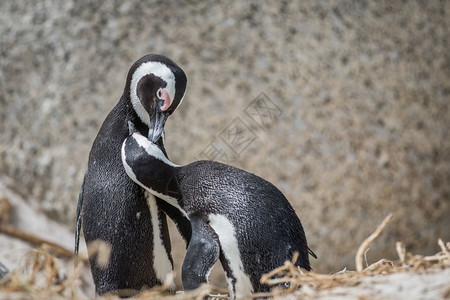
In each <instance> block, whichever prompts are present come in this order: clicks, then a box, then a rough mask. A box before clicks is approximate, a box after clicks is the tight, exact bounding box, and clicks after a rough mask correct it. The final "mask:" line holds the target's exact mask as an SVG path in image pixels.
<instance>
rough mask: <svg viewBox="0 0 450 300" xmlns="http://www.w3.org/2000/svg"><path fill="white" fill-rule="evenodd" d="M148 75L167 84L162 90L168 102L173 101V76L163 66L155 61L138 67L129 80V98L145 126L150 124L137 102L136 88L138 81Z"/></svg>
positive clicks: (147, 116) (143, 109)
mask: <svg viewBox="0 0 450 300" xmlns="http://www.w3.org/2000/svg"><path fill="white" fill-rule="evenodd" d="M148 74H154V75H155V76H157V77H160V78H161V79H162V80H164V81H165V82H166V83H167V85H166V87H165V88H164V89H165V90H166V91H167V93H168V94H169V96H170V101H173V99H174V98H175V75H174V74H173V73H172V71H171V70H170V69H169V68H168V67H167V66H166V65H165V64H163V63H160V62H156V61H149V62H146V63H143V64H142V65H140V66H139V67H138V68H137V69H136V71H134V73H133V76H132V78H131V85H130V98H131V103H132V104H133V108H134V110H135V111H136V113H137V114H138V116H139V118H140V119H141V121H142V122H144V123H145V124H147V125H148V124H150V117H149V115H148V113H147V111H146V110H145V108H144V107H143V106H142V104H141V101H140V100H139V97H138V95H137V90H136V88H137V84H138V82H139V80H140V79H141V78H142V77H144V76H145V75H148Z"/></svg>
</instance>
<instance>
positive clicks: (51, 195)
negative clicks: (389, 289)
mask: <svg viewBox="0 0 450 300" xmlns="http://www.w3.org/2000/svg"><path fill="white" fill-rule="evenodd" d="M154 2H155V3H147V2H144V1H93V2H90V1H56V0H50V1H33V2H28V1H9V0H3V1H1V2H0V55H1V60H0V106H1V110H0V122H1V128H2V129H1V131H0V152H1V154H0V155H1V158H0V172H1V173H3V174H7V175H8V176H11V177H13V178H14V179H15V181H16V184H17V185H19V186H21V189H22V192H23V193H25V194H28V195H31V196H32V197H34V198H37V199H39V205H40V206H41V207H42V209H43V210H44V211H45V212H47V214H48V215H51V216H52V217H53V218H55V219H57V220H58V221H60V222H64V223H66V224H69V225H71V226H73V224H74V215H75V207H76V201H77V195H78V190H79V187H80V184H81V180H82V177H83V174H84V172H85V167H86V163H87V157H88V153H89V149H90V147H91V144H92V141H93V140H94V138H95V135H96V133H97V132H98V129H99V127H100V125H101V124H102V122H103V120H104V119H105V117H106V115H107V114H108V112H109V111H110V110H111V109H112V107H113V106H114V105H115V103H116V102H117V101H118V100H119V98H120V95H121V93H122V90H123V86H124V84H125V77H126V74H127V72H128V68H129V67H130V66H131V64H132V63H133V62H134V61H135V60H136V59H137V58H139V57H141V56H142V55H144V54H147V53H161V54H164V55H167V56H169V57H171V58H173V59H174V60H175V61H176V62H178V63H179V64H180V65H181V66H182V68H183V69H184V70H185V72H186V74H187V75H188V80H189V83H188V89H187V95H186V98H185V102H184V103H183V105H181V107H180V109H179V110H178V111H177V112H175V113H174V115H173V116H172V117H171V118H170V119H169V121H168V123H167V126H166V136H167V147H166V148H167V150H168V153H169V155H170V158H171V159H172V160H173V161H174V162H176V163H188V162H191V161H192V160H194V159H198V158H213V159H217V160H222V161H223V160H225V161H227V162H229V163H231V164H233V165H235V166H237V167H240V168H244V169H246V170H248V171H251V172H254V173H256V174H258V175H260V176H262V177H264V178H266V179H268V180H269V181H271V182H273V183H274V184H275V185H276V186H278V187H279V188H280V189H281V190H282V191H283V192H284V193H285V195H286V196H287V198H288V199H289V200H290V201H291V203H292V204H293V205H294V207H295V209H296V211H297V213H298V214H299V216H300V218H301V220H302V222H303V225H304V227H305V229H306V233H307V237H308V240H309V243H310V246H311V248H312V249H314V251H315V252H316V253H317V254H318V256H319V258H320V259H319V260H317V261H313V268H314V270H315V271H318V272H329V271H337V270H340V269H342V268H343V267H345V266H347V267H352V265H353V258H354V254H355V252H356V249H357V246H358V245H359V244H360V243H361V242H362V240H363V239H364V238H365V237H366V236H367V235H369V234H370V233H371V232H372V231H373V229H374V228H375V227H376V225H377V224H378V223H379V222H380V221H381V220H382V218H383V217H384V216H385V215H387V214H388V213H390V212H392V213H393V214H394V219H393V220H392V221H391V223H390V225H389V226H388V228H387V229H386V230H385V233H383V235H382V236H381V237H380V238H379V240H378V241H377V243H375V244H374V245H373V247H372V248H371V250H370V252H369V253H368V259H369V260H370V261H372V262H373V261H375V260H377V259H378V258H381V257H385V258H389V257H391V256H394V255H395V253H394V251H393V247H392V245H394V243H395V241H397V240H402V241H403V242H405V244H406V245H407V249H408V250H409V251H412V252H418V253H424V254H431V253H434V252H435V251H436V250H437V249H436V246H435V245H436V240H437V239H438V238H439V237H440V238H442V239H443V240H450V231H449V230H448V228H450V218H449V215H450V184H449V182H450V133H449V132H450V130H449V129H450V128H449V125H450V111H449V106H450V51H449V50H450V38H449V37H450V2H448V1H408V2H406V3H399V2H395V3H393V2H391V1H376V2H374V1H358V2H357V3H355V2H354V1H339V2H338V3H331V2H325V1H320V2H318V1H311V2H307V3H306V2H296V1H273V2H270V3H263V2H257V1H250V2H233V3H222V2H219V1H215V2H213V3H210V2H208V3H206V2H200V1H199V2H198V3H197V2H196V1H192V2H191V1H181V2H179V1H164V2H161V3H160V2H158V3H156V1H154ZM255 99H256V102H255V101H254V100H255ZM264 104H268V105H269V106H264ZM267 109H269V110H267ZM237 129H241V131H239V132H240V135H239V136H237V135H236V134H235V133H236V132H237V131H236V130H237ZM241 133H242V134H241ZM230 146H231V147H230ZM217 151H218V152H217ZM174 238H175V239H178V237H177V236H176V235H174ZM175 243H176V244H177V243H180V241H178V240H177V241H175ZM174 248H176V249H177V248H178V249H183V247H182V246H181V244H180V247H174ZM180 252H182V251H180ZM177 255H178V259H179V260H181V258H182V257H183V253H179V254H177Z"/></svg>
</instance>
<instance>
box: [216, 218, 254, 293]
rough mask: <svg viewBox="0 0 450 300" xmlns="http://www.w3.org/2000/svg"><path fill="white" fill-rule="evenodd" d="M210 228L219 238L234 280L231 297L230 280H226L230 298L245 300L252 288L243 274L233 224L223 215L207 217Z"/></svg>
mask: <svg viewBox="0 0 450 300" xmlns="http://www.w3.org/2000/svg"><path fill="white" fill-rule="evenodd" d="M209 221H210V225H211V227H212V228H213V229H214V231H215V232H216V234H217V235H218V237H219V242H220V247H221V249H222V251H223V254H224V255H225V258H226V259H227V260H228V262H229V264H230V269H231V272H232V274H233V277H234V278H236V285H235V287H234V288H235V292H236V295H233V286H232V283H231V280H228V287H229V289H230V292H231V298H232V299H233V298H234V296H236V298H237V299H241V298H247V297H248V296H249V295H250V294H251V293H252V292H253V286H252V283H251V282H250V279H249V277H248V276H247V274H245V272H244V266H243V264H242V260H241V255H240V252H239V247H238V242H237V239H236V231H235V229H234V226H233V224H231V222H230V221H229V220H228V219H227V218H226V217H225V216H223V215H209Z"/></svg>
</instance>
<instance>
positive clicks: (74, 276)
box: [0, 215, 450, 299]
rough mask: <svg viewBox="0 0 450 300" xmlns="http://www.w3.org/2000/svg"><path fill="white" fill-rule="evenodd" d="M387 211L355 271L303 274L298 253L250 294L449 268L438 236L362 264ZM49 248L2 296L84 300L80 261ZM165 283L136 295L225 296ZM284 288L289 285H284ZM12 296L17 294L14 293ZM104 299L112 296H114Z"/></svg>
mask: <svg viewBox="0 0 450 300" xmlns="http://www.w3.org/2000/svg"><path fill="white" fill-rule="evenodd" d="M390 218H391V215H389V216H387V217H386V218H385V219H384V220H383V222H382V223H381V224H380V226H379V227H378V228H377V230H376V231H375V232H374V233H373V234H372V235H370V236H369V237H368V238H367V239H366V240H365V241H364V242H363V243H362V244H361V246H360V247H359V249H358V251H357V254H356V261H357V262H358V263H357V266H358V268H360V270H357V271H347V270H343V271H341V272H338V273H335V274H317V273H314V272H307V271H305V270H302V269H300V268H298V267H296V266H295V265H294V263H295V261H296V260H297V257H298V256H297V255H296V256H295V257H294V258H293V259H292V261H287V262H286V263H285V264H284V265H283V266H281V267H279V268H277V269H275V270H273V271H272V272H270V273H268V274H265V275H263V276H262V278H261V282H263V283H265V284H267V285H269V286H273V287H274V288H273V290H272V291H271V292H270V293H259V294H254V296H253V297H254V298H259V297H279V296H286V295H288V294H290V293H293V292H295V291H298V290H299V288H300V287H301V286H304V287H306V286H307V287H308V288H309V289H312V290H314V291H321V290H327V289H331V288H335V287H354V286H357V285H358V284H360V283H361V282H362V280H363V279H364V278H367V277H372V276H379V275H387V274H393V273H399V272H408V273H411V274H418V273H421V272H423V271H428V270H430V269H436V268H441V269H446V268H450V243H449V242H447V243H444V242H443V241H442V240H441V239H439V240H438V245H439V247H440V249H441V250H440V251H439V252H438V253H436V254H435V255H432V256H422V255H413V254H411V253H408V252H407V251H406V249H405V247H404V245H403V244H402V243H401V242H397V243H396V250H397V254H398V257H399V258H398V260H396V261H392V260H388V259H381V260H379V261H377V262H375V263H372V264H370V265H368V264H367V261H366V267H365V268H363V267H362V266H363V263H362V261H363V257H364V256H365V253H366V252H367V249H368V247H369V246H370V243H372V242H373V241H374V240H375V239H376V238H377V237H378V236H379V235H380V234H381V232H382V231H383V229H384V228H385V226H386V224H387V223H388V222H389V220H390ZM49 250H51V249H49V248H48V247H45V246H44V247H42V248H41V249H36V250H33V251H31V252H29V253H28V254H27V255H26V256H25V257H24V259H23V260H22V263H21V265H20V266H19V267H18V268H17V269H16V270H13V271H12V272H11V273H10V274H9V275H8V276H7V277H6V278H4V279H3V280H2V281H1V282H0V295H5V296H8V297H11V298H14V299H16V298H17V299H22V298H30V297H31V298H36V299H38V298H39V299H41V298H45V299H83V298H84V297H83V296H82V295H81V294H80V293H79V287H80V284H81V281H82V280H81V279H80V273H81V270H82V268H85V267H86V265H85V264H84V263H80V264H78V266H76V267H73V266H74V264H73V261H70V262H68V266H66V267H68V268H67V269H68V271H67V275H65V276H62V275H61V272H60V269H59V267H58V264H57V261H56V258H55V256H53V255H52V254H50V252H49ZM169 286H170V285H169V284H167V285H163V286H160V287H155V288H153V289H151V290H146V291H143V292H141V293H140V294H139V295H138V296H136V297H135V299H160V298H162V297H164V299H203V298H204V297H205V296H207V295H210V297H211V298H213V299H227V298H228V297H227V295H226V292H227V291H226V290H224V289H221V288H218V287H215V286H213V285H209V284H205V285H203V286H201V287H200V288H199V289H197V290H195V291H190V292H177V293H176V294H173V293H170V292H169V291H168V290H169ZM286 287H288V288H286ZM14 296H16V297H14ZM102 298H105V299H116V298H117V297H116V296H114V295H107V296H104V297H102Z"/></svg>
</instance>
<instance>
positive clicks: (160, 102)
mask: <svg viewBox="0 0 450 300" xmlns="http://www.w3.org/2000/svg"><path fill="white" fill-rule="evenodd" d="M186 84H187V78H186V74H185V73H184V71H183V70H182V69H181V68H180V67H179V66H178V65H177V64H176V63H175V62H173V61H172V60H171V59H170V58H168V57H165V56H162V55H157V54H149V55H146V56H144V57H142V58H140V59H139V60H138V61H136V62H135V63H134V64H133V65H132V66H131V68H130V71H129V72H128V77H127V85H126V87H125V89H126V90H128V91H129V98H130V101H131V104H132V106H133V109H134V111H135V112H136V114H137V115H138V117H139V119H141V121H142V122H143V123H144V124H146V125H147V126H148V127H149V129H150V130H149V138H150V139H151V140H155V139H157V138H159V137H160V136H161V134H162V131H163V129H164V123H165V121H166V120H167V117H168V116H169V115H171V114H172V113H173V112H174V111H175V109H176V108H177V107H178V106H179V105H180V104H181V102H182V101H183V97H184V94H185V91H186ZM150 135H151V136H150Z"/></svg>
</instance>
